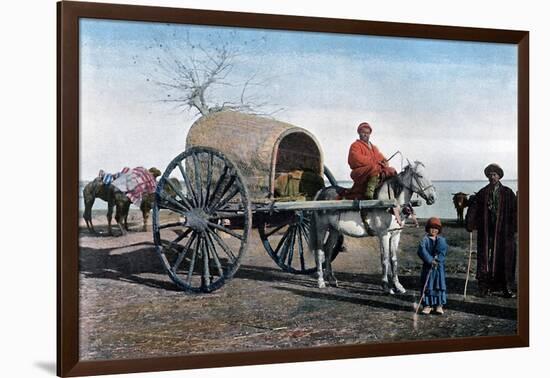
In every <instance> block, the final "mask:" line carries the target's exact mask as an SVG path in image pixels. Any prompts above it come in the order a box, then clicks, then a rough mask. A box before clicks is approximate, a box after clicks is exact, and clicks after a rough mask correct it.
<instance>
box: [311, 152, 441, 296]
mask: <svg viewBox="0 0 550 378" xmlns="http://www.w3.org/2000/svg"><path fill="white" fill-rule="evenodd" d="M424 170H425V167H424V164H422V163H421V162H418V161H415V162H414V163H410V162H409V165H407V166H406V167H405V168H404V169H403V171H402V172H400V173H399V174H398V175H397V176H394V177H392V178H390V179H389V180H387V181H385V182H384V183H383V184H382V186H381V187H380V190H379V191H378V194H377V196H376V199H380V200H387V199H396V200H397V203H398V204H399V205H400V207H401V209H405V208H406V207H407V205H409V204H410V201H411V197H412V195H413V193H417V194H418V195H420V197H422V198H423V199H424V200H425V201H426V203H427V204H428V205H431V204H433V203H434V202H435V200H436V194H435V188H434V186H433V185H432V183H431V181H430V180H429V179H428V177H427V176H426V174H425V172H424ZM342 190H343V188H340V187H336V186H331V187H327V188H325V189H321V190H320V191H319V192H318V193H317V195H316V197H315V200H319V201H322V200H335V199H337V198H339V194H338V193H341V192H342ZM406 217H407V214H406V213H405V214H403V216H402V219H403V221H404V220H405V218H406ZM365 223H366V224H367V225H368V227H367V226H366V225H365ZM401 230H402V226H401V225H400V224H399V223H398V221H397V220H396V218H395V216H394V215H393V214H392V213H391V212H390V211H388V210H387V209H379V208H373V209H368V210H362V211H357V210H355V211H350V210H332V211H323V212H321V211H316V212H314V213H313V217H312V224H311V232H310V237H309V243H310V249H311V251H313V253H314V254H315V263H316V266H317V274H318V285H319V288H323V287H325V286H326V284H325V275H326V277H327V279H328V281H329V284H333V285H334V286H338V281H337V280H336V277H334V274H333V272H332V265H331V261H332V256H331V255H332V252H333V248H332V247H331V246H332V245H334V241H335V240H337V238H338V237H339V236H340V235H341V234H344V235H347V236H351V237H356V238H360V237H366V236H376V237H378V240H379V242H380V260H381V263H382V287H383V289H384V290H385V291H386V292H387V293H390V294H394V293H395V291H397V292H398V293H405V292H406V290H405V288H404V287H403V285H401V283H400V282H399V277H398V275H397V248H398V247H399V239H400V237H401ZM327 233H328V235H327ZM323 262H326V268H325V269H326V271H325V272H324V271H323ZM390 278H391V285H390Z"/></svg>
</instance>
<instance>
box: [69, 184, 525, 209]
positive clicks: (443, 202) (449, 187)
mask: <svg viewBox="0 0 550 378" xmlns="http://www.w3.org/2000/svg"><path fill="white" fill-rule="evenodd" d="M338 183H339V185H342V186H343V187H346V188H349V187H351V185H352V182H351V181H339V182H338ZM502 183H503V184H504V185H505V186H508V187H510V188H511V189H512V190H513V191H514V192H515V191H516V190H517V180H502ZM85 185H86V182H80V192H79V208H80V210H83V209H84V200H83V198H82V189H84V186H85ZM433 185H434V186H435V190H436V194H437V201H436V202H435V203H434V204H433V205H431V206H428V205H426V203H425V201H424V200H422V202H423V203H424V205H423V206H420V207H417V208H415V211H416V216H417V217H418V218H428V217H431V216H437V217H439V218H451V219H455V218H456V211H455V209H454V206H453V195H452V194H453V193H457V192H464V193H467V194H473V193H474V192H477V191H478V190H479V189H481V188H483V187H484V186H485V185H487V180H483V181H433ZM417 198H419V197H418V196H417V195H414V196H413V199H417ZM132 207H135V206H133V205H132ZM94 209H107V203H106V202H105V201H102V200H100V199H97V200H96V201H95V203H94Z"/></svg>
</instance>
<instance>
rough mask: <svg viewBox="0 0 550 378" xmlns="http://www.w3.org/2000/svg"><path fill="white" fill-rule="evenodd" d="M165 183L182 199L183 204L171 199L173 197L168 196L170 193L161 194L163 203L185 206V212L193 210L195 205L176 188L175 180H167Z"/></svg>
mask: <svg viewBox="0 0 550 378" xmlns="http://www.w3.org/2000/svg"><path fill="white" fill-rule="evenodd" d="M165 182H166V185H168V187H169V188H170V190H171V191H172V192H174V193H175V194H176V195H177V196H178V197H179V198H180V199H181V201H182V202H183V204H180V203H179V202H177V201H176V200H175V199H173V198H171V196H170V195H168V193H166V192H162V193H161V199H162V200H163V201H168V202H170V203H172V202H176V203H178V204H179V205H180V206H183V207H184V209H185V210H190V209H192V208H193V205H192V204H191V203H190V202H189V200H188V199H187V197H185V195H184V194H183V193H182V192H181V190H180V189H179V188H178V187H177V186H176V184H174V182H173V180H166V181H165ZM176 182H177V181H176Z"/></svg>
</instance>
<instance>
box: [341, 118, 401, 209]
mask: <svg viewBox="0 0 550 378" xmlns="http://www.w3.org/2000/svg"><path fill="white" fill-rule="evenodd" d="M357 133H358V134H359V139H357V140H356V141H355V142H353V144H352V145H351V147H350V149H349V154H348V164H349V166H350V168H351V178H352V180H353V187H352V188H351V193H354V194H357V195H359V196H361V197H365V198H366V199H373V197H374V190H375V189H376V186H377V185H378V183H379V181H380V180H381V179H384V178H385V177H390V176H395V175H396V174H397V172H396V171H395V169H394V168H393V167H390V166H389V165H388V161H387V160H386V158H385V157H384V155H382V153H381V152H380V151H379V150H378V148H377V147H376V146H375V145H374V144H372V143H371V142H370V136H371V134H372V127H371V126H370V125H369V124H368V123H367V122H363V123H361V124H360V125H359V127H358V128H357Z"/></svg>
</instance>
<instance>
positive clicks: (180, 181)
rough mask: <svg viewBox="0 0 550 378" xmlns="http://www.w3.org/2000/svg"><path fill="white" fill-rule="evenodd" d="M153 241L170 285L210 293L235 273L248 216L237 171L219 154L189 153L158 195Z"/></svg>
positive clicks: (161, 182)
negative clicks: (170, 282) (172, 283)
mask: <svg viewBox="0 0 550 378" xmlns="http://www.w3.org/2000/svg"><path fill="white" fill-rule="evenodd" d="M155 199H156V201H155V205H154V207H153V236H154V242H155V247H156V250H157V253H158V254H159V256H160V258H161V260H162V263H163V265H164V268H165V269H166V271H167V272H168V275H169V276H170V278H171V279H172V281H174V283H175V284H176V285H177V286H178V287H180V288H182V289H183V290H185V291H188V292H211V291H213V290H216V289H218V288H220V287H221V286H223V284H224V283H225V282H226V281H228V280H229V279H231V277H232V276H233V274H235V272H236V271H237V269H238V267H239V264H240V262H241V259H242V256H243V255H244V252H245V250H246V246H247V242H248V238H249V235H250V229H251V225H252V214H251V207H250V199H249V195H248V190H247V188H246V186H245V185H244V183H243V179H242V175H241V174H240V172H239V169H238V168H237V167H236V166H235V165H234V164H233V163H232V162H231V161H230V160H229V159H228V158H227V157H226V156H224V155H223V154H222V153H221V152H219V151H216V150H214V149H211V148H206V147H193V148H190V149H188V150H186V151H185V152H183V153H181V154H180V155H179V156H177V157H176V158H175V159H174V160H172V162H171V163H170V164H169V165H168V167H167V168H166V170H165V171H164V174H163V175H162V177H161V179H160V180H159V183H158V185H157V190H156V198H155Z"/></svg>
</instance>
